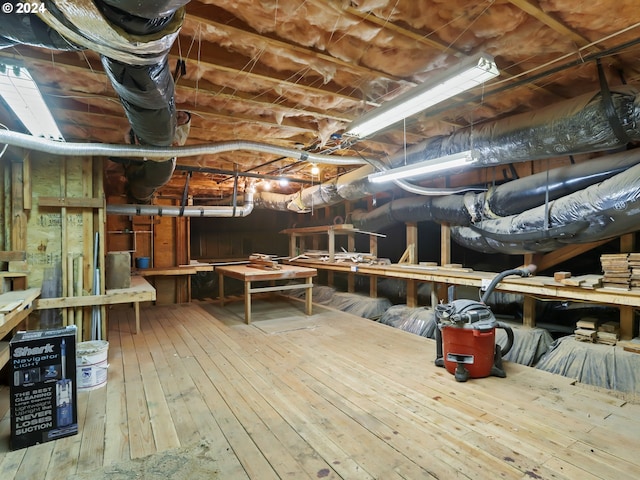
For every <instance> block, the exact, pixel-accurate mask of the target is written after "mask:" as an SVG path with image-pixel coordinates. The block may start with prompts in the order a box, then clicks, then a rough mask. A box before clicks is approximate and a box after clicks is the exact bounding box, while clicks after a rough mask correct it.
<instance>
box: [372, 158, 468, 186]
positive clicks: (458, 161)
mask: <svg viewBox="0 0 640 480" xmlns="http://www.w3.org/2000/svg"><path fill="white" fill-rule="evenodd" d="M476 162H477V158H476V157H475V155H474V152H472V151H471V150H465V151H464V152H458V153H454V154H451V155H445V156H444V157H440V158H433V159H430V160H425V161H423V162H418V163H414V164H411V165H405V166H402V167H398V168H392V169H390V170H385V171H384V172H377V173H372V174H370V175H368V176H367V179H368V180H369V181H370V182H372V183H382V182H389V181H391V180H400V179H403V178H407V177H418V176H422V175H426V174H428V173H435V172H441V171H444V170H450V169H452V168H458V167H467V166H470V165H473V164H474V163H476Z"/></svg>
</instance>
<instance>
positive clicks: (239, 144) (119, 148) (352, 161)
mask: <svg viewBox="0 0 640 480" xmlns="http://www.w3.org/2000/svg"><path fill="white" fill-rule="evenodd" d="M0 143H4V144H8V145H12V146H14V147H21V148H27V149H29V150H36V151H39V152H47V153H52V154H54V155H67V156H76V157H80V156H85V155H92V156H102V157H116V158H146V159H148V160H160V161H166V160H167V158H170V157H192V156H196V155H213V154H216V153H223V152H233V151H237V150H248V151H253V152H262V153H272V154H274V155H281V156H284V157H290V158H294V159H296V160H300V161H303V162H305V161H308V162H313V163H322V164H327V165H363V164H366V163H367V161H366V160H363V159H362V158H361V157H340V156H335V155H325V154H320V153H310V152H306V151H303V150H297V149H295V148H287V147H279V146H276V145H268V144H265V143H258V142H248V141H236V142H221V143H214V144H209V145H187V146H182V147H153V146H148V145H120V144H108V143H69V142H53V141H51V140H46V139H44V138H38V137H33V136H31V135H26V134H24V133H18V132H12V131H9V130H0Z"/></svg>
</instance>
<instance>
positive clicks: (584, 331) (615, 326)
mask: <svg viewBox="0 0 640 480" xmlns="http://www.w3.org/2000/svg"><path fill="white" fill-rule="evenodd" d="M574 335H575V338H576V340H578V341H579V342H589V343H602V344H604V345H615V344H616V343H618V340H619V339H620V323H619V322H605V323H600V321H599V320H598V319H596V318H591V317H586V318H583V319H582V320H579V321H578V322H577V323H576V329H575V331H574Z"/></svg>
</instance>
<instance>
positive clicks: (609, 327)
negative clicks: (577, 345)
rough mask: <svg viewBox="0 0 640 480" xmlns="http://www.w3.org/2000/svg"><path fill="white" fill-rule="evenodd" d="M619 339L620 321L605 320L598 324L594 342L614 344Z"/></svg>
mask: <svg viewBox="0 0 640 480" xmlns="http://www.w3.org/2000/svg"><path fill="white" fill-rule="evenodd" d="M619 339H620V323H618V322H605V323H603V324H602V325H600V326H598V333H597V334H596V343H604V344H605V345H615V344H616V343H618V340H619Z"/></svg>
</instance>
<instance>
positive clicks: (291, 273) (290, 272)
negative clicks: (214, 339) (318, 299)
mask: <svg viewBox="0 0 640 480" xmlns="http://www.w3.org/2000/svg"><path fill="white" fill-rule="evenodd" d="M216 272H218V279H219V281H218V287H219V292H220V294H219V297H220V305H221V306H223V307H224V277H225V276H226V277H231V278H235V279H237V280H241V281H243V282H244V319H245V321H246V322H247V325H248V324H250V323H251V294H252V293H261V292H277V291H282V290H294V289H300V288H305V289H306V294H305V312H306V314H307V315H311V303H312V295H313V294H312V290H311V289H312V288H313V283H312V278H313V277H315V276H316V275H317V274H318V271H317V270H316V269H315V268H308V267H297V266H293V265H281V268H280V269H279V270H263V269H261V268H254V267H250V266H248V265H222V266H216ZM294 279H304V280H305V281H304V283H295V284H287V285H275V282H276V281H278V280H294ZM261 281H270V282H271V283H272V285H270V286H268V287H252V286H251V282H261Z"/></svg>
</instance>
